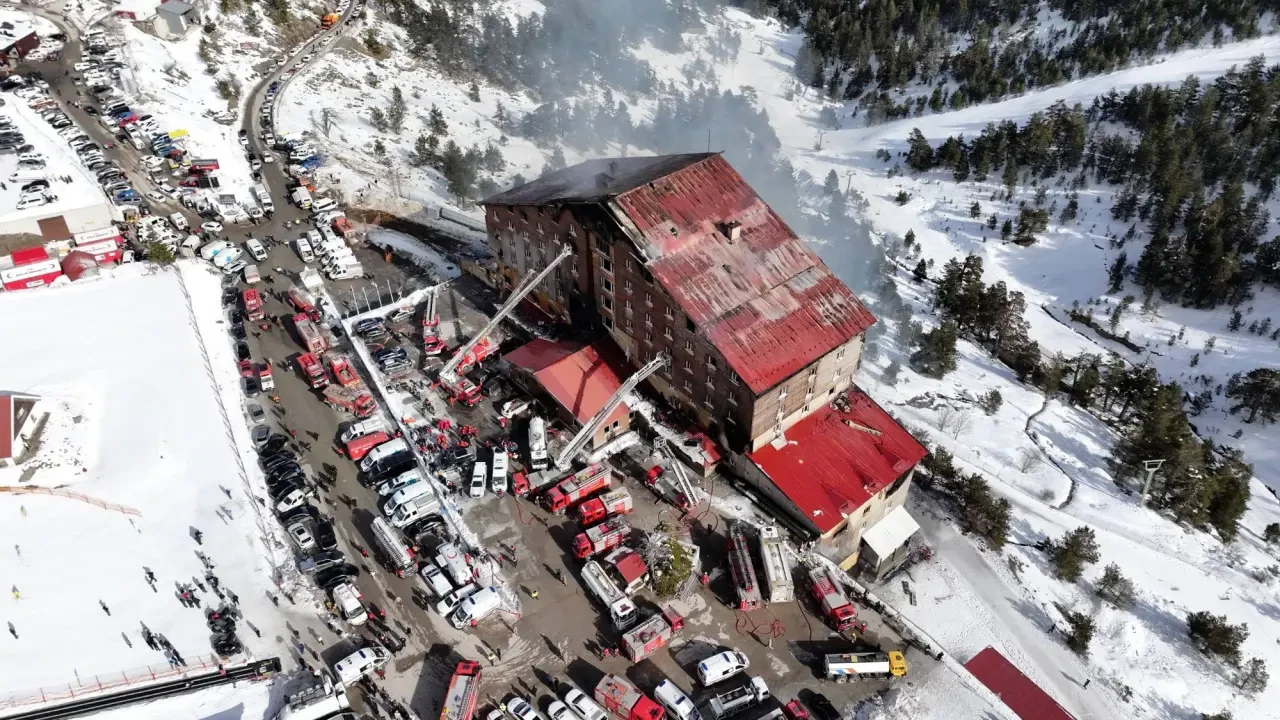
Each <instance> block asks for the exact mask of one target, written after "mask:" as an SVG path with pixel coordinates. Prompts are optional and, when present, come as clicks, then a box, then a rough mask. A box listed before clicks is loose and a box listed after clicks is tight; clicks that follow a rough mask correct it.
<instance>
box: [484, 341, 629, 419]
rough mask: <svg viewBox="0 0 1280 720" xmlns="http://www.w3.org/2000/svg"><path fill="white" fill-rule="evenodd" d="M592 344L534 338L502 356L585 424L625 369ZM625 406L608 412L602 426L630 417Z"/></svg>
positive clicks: (607, 399)
mask: <svg viewBox="0 0 1280 720" xmlns="http://www.w3.org/2000/svg"><path fill="white" fill-rule="evenodd" d="M607 355H608V353H604V354H602V353H601V352H600V351H598V350H597V349H596V346H594V345H587V346H585V347H582V346H579V345H571V344H568V343H557V342H552V341H550V340H543V339H540V338H539V339H536V340H533V341H531V342H528V343H525V344H524V345H522V346H520V347H519V348H516V349H515V350H513V351H511V352H510V353H507V355H505V356H504V357H503V359H505V360H506V361H507V362H509V363H511V364H512V365H515V366H516V367H519V368H522V369H524V370H526V371H528V372H530V373H532V374H533V376H534V377H535V378H537V380H538V384H539V385H541V386H542V387H543V389H544V390H546V391H547V393H548V394H549V395H551V397H553V398H555V399H556V402H558V403H560V404H561V405H562V406H563V407H564V408H565V409H567V410H569V411H570V412H572V413H573V415H574V417H576V418H577V419H578V422H580V423H586V422H587V421H588V420H590V419H591V418H592V416H594V415H595V414H596V413H598V412H600V408H602V407H604V404H605V403H606V402H608V401H609V398H611V397H613V394H614V393H615V392H617V391H618V388H620V387H622V377H623V376H624V375H625V374H626V370H625V369H624V368H623V366H622V365H621V364H620V363H617V362H616V361H615V360H614V359H613V358H611V357H607ZM630 412H631V410H630V409H629V408H628V407H627V405H626V403H623V404H621V405H619V406H618V407H617V408H616V409H615V410H614V411H613V412H612V413H610V415H609V418H608V420H606V423H612V422H614V421H617V420H621V419H622V418H624V417H626V416H627V415H628V414H630Z"/></svg>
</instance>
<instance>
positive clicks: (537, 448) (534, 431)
mask: <svg viewBox="0 0 1280 720" xmlns="http://www.w3.org/2000/svg"><path fill="white" fill-rule="evenodd" d="M547 462H548V458H547V422H546V421H545V420H543V419H542V418H540V417H538V416H537V415H534V416H533V417H532V418H530V420H529V469H531V470H535V471H536V470H546V469H547Z"/></svg>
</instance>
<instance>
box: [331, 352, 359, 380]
mask: <svg viewBox="0 0 1280 720" xmlns="http://www.w3.org/2000/svg"><path fill="white" fill-rule="evenodd" d="M325 359H326V360H328V361H329V372H331V373H333V379H334V380H337V381H338V384H339V385H341V386H342V387H356V386H358V385H361V384H362V383H361V382H360V376H359V375H357V374H356V371H355V368H353V367H351V360H350V359H348V358H347V356H346V355H329V356H327V357H326V358H325Z"/></svg>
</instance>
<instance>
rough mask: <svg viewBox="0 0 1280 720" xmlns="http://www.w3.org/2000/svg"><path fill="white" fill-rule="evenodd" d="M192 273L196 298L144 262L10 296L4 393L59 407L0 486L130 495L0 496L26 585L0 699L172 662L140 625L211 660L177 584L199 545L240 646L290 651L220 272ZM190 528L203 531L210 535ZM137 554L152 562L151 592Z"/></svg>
mask: <svg viewBox="0 0 1280 720" xmlns="http://www.w3.org/2000/svg"><path fill="white" fill-rule="evenodd" d="M183 278H184V280H185V283H186V287H187V289H188V290H189V291H190V293H191V296H190V297H191V301H192V304H191V305H188V299H187V296H186V295H185V294H184V292H183V286H182V284H181V283H180V282H179V276H178V273H177V272H163V273H147V272H145V269H144V267H143V266H141V265H131V266H125V267H124V268H121V269H120V270H117V271H114V272H113V273H112V276H110V277H106V278H103V279H102V280H100V281H98V282H84V283H80V284H76V285H73V286H63V287H57V288H52V289H46V290H32V291H26V292H16V293H4V294H3V295H0V335H3V336H4V337H6V338H10V339H13V340H17V341H11V342H7V343H5V344H4V347H3V348H0V366H2V367H4V368H5V381H4V382H5V389H7V390H16V391H22V392H29V393H33V394H36V395H39V396H41V397H42V398H44V399H45V400H44V401H43V402H44V403H45V408H46V409H47V410H48V411H49V412H50V413H51V415H50V419H49V421H48V424H47V426H46V429H45V432H44V434H43V437H42V439H41V441H40V446H39V450H38V452H37V455H36V456H35V458H33V459H32V460H30V461H29V462H27V463H25V464H24V465H22V466H19V467H17V468H7V469H3V470H0V485H4V486H18V485H22V486H26V487H31V486H41V487H46V488H60V489H63V490H66V491H69V492H75V493H81V494H83V495H84V496H87V497H88V498H90V499H91V500H92V501H99V502H100V503H108V504H117V505H119V506H123V510H121V509H110V508H104V507H101V506H100V505H98V504H95V503H93V502H90V501H85V500H82V499H74V498H70V497H64V496H38V495H15V494H12V493H0V516H3V517H4V521H3V523H0V546H3V547H4V548H6V550H5V552H4V553H0V576H3V577H4V578H5V581H6V584H7V585H10V586H12V587H11V588H6V592H7V593H14V591H15V590H16V593H15V594H14V596H13V597H11V598H6V601H5V602H6V605H8V608H7V610H6V612H5V613H4V616H5V620H6V621H7V622H12V623H13V627H14V630H15V631H16V632H17V635H18V637H17V638H16V639H15V638H12V637H8V636H6V637H5V638H4V639H5V642H3V644H2V645H0V667H2V668H4V673H3V677H4V679H3V682H2V683H0V685H2V686H3V687H2V688H0V690H2V692H0V697H8V695H9V694H11V693H12V694H16V695H19V696H22V695H25V693H26V692H28V691H32V690H35V689H36V688H39V687H41V686H56V685H61V686H62V688H63V689H64V690H65V688H66V687H67V685H68V684H84V685H92V684H94V683H95V682H96V681H95V678H99V679H102V680H107V681H109V680H119V679H120V678H121V677H127V678H129V679H130V680H131V681H137V680H138V679H139V678H143V677H145V676H146V668H147V667H148V666H150V668H151V669H152V670H156V671H160V670H167V669H168V666H167V663H166V661H165V658H164V656H163V655H162V654H161V653H160V652H156V651H152V650H150V649H148V648H147V646H146V645H145V644H144V642H143V640H142V638H141V636H140V632H141V625H140V623H145V624H146V625H147V627H149V628H150V629H151V630H152V631H153V632H155V633H158V634H163V635H165V636H166V637H168V639H169V640H170V641H171V642H172V643H173V644H174V645H175V646H176V648H177V650H178V652H179V653H181V654H182V655H183V656H184V657H185V659H186V660H187V662H188V663H189V664H190V665H192V666H197V665H198V664H199V663H200V661H201V660H203V661H204V662H206V663H207V662H213V663H214V664H215V665H216V662H217V661H216V660H211V658H210V653H211V648H210V645H209V636H210V633H209V630H208V628H207V627H206V625H205V618H204V613H203V610H202V609H189V608H185V607H183V606H182V605H181V604H179V603H178V601H177V599H176V598H175V583H193V582H194V580H193V576H194V577H196V578H199V579H200V580H201V582H204V579H203V576H204V572H205V570H204V567H203V566H202V564H201V562H200V560H199V559H198V557H197V556H196V554H195V553H196V551H197V550H199V551H203V552H204V553H205V554H207V555H208V556H209V557H210V558H211V559H212V561H213V562H214V564H215V569H214V573H215V574H216V575H217V576H218V578H219V579H220V580H221V582H222V585H223V587H225V588H228V589H230V590H231V591H233V592H235V593H236V595H237V596H238V597H239V600H240V603H241V607H242V609H243V612H244V615H245V618H246V619H247V620H248V621H249V622H251V623H253V624H254V625H255V626H257V627H258V629H259V630H260V631H261V632H262V637H261V638H259V637H257V636H255V635H254V634H253V633H252V632H251V630H250V628H248V627H247V626H246V624H245V623H244V622H241V623H240V625H239V633H240V636H241V639H242V640H243V641H244V643H245V645H246V647H247V648H248V649H249V650H251V651H252V652H254V653H256V654H257V655H259V656H264V655H271V654H279V653H282V652H287V649H286V648H284V647H283V646H278V645H277V640H278V638H279V637H281V636H284V635H285V634H286V633H285V632H284V627H285V622H286V619H287V617H286V615H285V614H284V613H285V612H288V610H282V609H280V608H277V607H275V606H274V605H273V604H272V603H271V602H270V600H269V599H268V593H276V592H278V591H277V590H276V588H275V584H274V581H273V572H274V570H275V568H276V567H283V566H284V565H285V564H286V563H288V562H290V560H289V552H288V549H287V548H286V547H285V546H284V545H283V543H282V541H281V539H280V537H278V536H277V535H276V534H275V533H276V532H278V531H275V530H273V528H274V527H275V526H274V523H273V522H272V521H271V519H270V518H269V517H267V518H265V522H263V519H261V518H259V517H258V515H257V510H256V508H257V504H256V503H255V502H253V500H252V498H251V497H248V496H247V495H246V488H247V486H246V483H245V481H244V479H243V478H244V476H243V475H242V473H243V472H244V470H243V466H242V462H244V461H246V460H249V459H250V458H251V457H252V455H251V453H250V451H249V450H248V445H249V442H248V430H247V427H246V425H245V423H244V420H243V419H242V418H241V417H240V416H239V402H240V400H239V392H238V382H237V381H238V378H237V377H236V375H237V373H236V370H235V364H234V359H233V351H232V348H231V345H230V341H229V338H228V336H227V335H226V334H225V330H224V328H223V327H222V320H221V315H222V313H221V308H220V307H219V305H218V297H219V291H218V288H219V284H220V283H219V277H218V276H217V275H216V274H211V272H210V271H209V270H208V269H207V268H204V267H201V266H195V265H193V266H188V267H187V268H186V269H185V270H184V275H183ZM202 341H203V342H202ZM206 352H207V353H208V354H207V362H208V364H207V365H206V355H205V353H206ZM224 409H225V411H226V412H227V413H228V415H227V418H228V419H229V421H230V422H227V421H224V415H223V412H224ZM250 462H251V461H250ZM259 482H260V481H259ZM134 511H136V512H134ZM192 528H198V529H199V530H200V531H202V532H203V533H204V537H203V546H201V545H197V544H196V542H195V541H194V540H193V538H192V535H191V529H192ZM144 567H147V568H150V569H151V570H152V571H153V572H154V573H155V575H156V578H157V583H156V588H155V589H154V590H153V589H152V588H151V587H150V586H149V585H148V584H147V583H146V582H145V581H144V577H143V573H144V570H143V568H144ZM206 587H207V586H206ZM199 595H200V597H201V599H202V600H204V601H205V603H206V604H207V603H209V602H213V603H215V604H216V603H217V602H218V600H217V598H216V596H214V595H213V594H212V592H205V593H199ZM99 601H101V602H102V603H103V604H105V605H106V607H107V609H109V610H110V614H108V613H107V612H106V610H104V609H103V608H102V607H101V606H100V604H99ZM297 607H298V608H303V607H304V605H299V606H297ZM286 608H289V606H286Z"/></svg>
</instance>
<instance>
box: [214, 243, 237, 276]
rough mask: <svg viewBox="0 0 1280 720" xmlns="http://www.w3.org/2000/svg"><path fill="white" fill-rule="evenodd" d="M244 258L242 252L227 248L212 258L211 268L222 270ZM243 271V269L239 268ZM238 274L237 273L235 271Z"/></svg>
mask: <svg viewBox="0 0 1280 720" xmlns="http://www.w3.org/2000/svg"><path fill="white" fill-rule="evenodd" d="M243 256H244V251H243V250H241V249H240V248H238V247H234V246H233V247H228V248H226V249H224V250H221V251H219V252H218V254H217V255H214V256H213V266H214V267H216V268H224V267H226V266H228V265H230V264H231V263H233V262H235V261H237V260H239V259H240V258H241V257H243ZM241 269H243V268H241ZM237 272H238V271H237Z"/></svg>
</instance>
